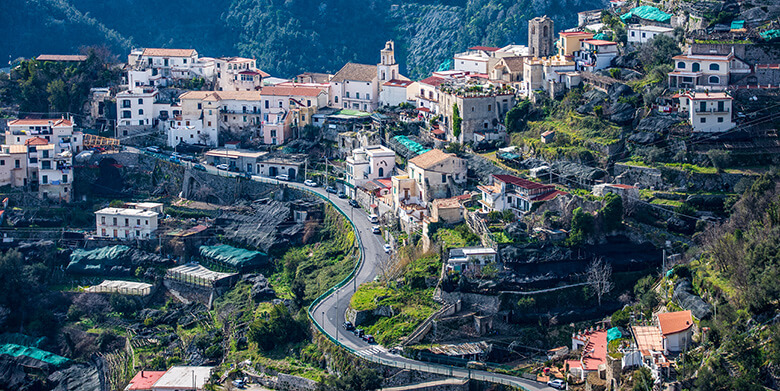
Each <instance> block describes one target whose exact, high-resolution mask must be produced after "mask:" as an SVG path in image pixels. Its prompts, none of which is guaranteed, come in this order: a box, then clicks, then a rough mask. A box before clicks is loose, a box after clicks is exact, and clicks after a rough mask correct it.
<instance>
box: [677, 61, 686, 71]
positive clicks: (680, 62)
mask: <svg viewBox="0 0 780 391" xmlns="http://www.w3.org/2000/svg"><path fill="white" fill-rule="evenodd" d="M677 68H678V69H685V63H684V62H682V61H679V62H678V63H677Z"/></svg>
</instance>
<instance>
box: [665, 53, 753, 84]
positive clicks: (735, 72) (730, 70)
mask: <svg viewBox="0 0 780 391" xmlns="http://www.w3.org/2000/svg"><path fill="white" fill-rule="evenodd" d="M672 60H673V61H674V63H673V64H674V71H672V72H669V88H671V89H680V88H688V89H697V90H704V89H706V90H710V91H712V90H723V89H725V88H726V87H727V86H728V85H729V83H730V81H731V79H732V78H740V77H744V76H745V75H747V74H749V73H750V72H751V67H750V65H748V64H747V63H746V62H744V61H742V60H740V59H739V58H737V57H736V56H735V55H734V53H733V51H732V53H729V54H728V55H725V56H722V55H715V54H706V55H704V54H691V52H690V49H689V51H688V54H684V55H679V56H674V57H672Z"/></svg>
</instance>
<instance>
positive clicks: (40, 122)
mask: <svg viewBox="0 0 780 391" xmlns="http://www.w3.org/2000/svg"><path fill="white" fill-rule="evenodd" d="M49 121H51V122H52V123H53V124H54V126H73V122H70V120H67V119H63V118H58V119H33V118H23V119H15V120H13V121H11V122H9V123H8V126H12V125H27V126H47V125H49Z"/></svg>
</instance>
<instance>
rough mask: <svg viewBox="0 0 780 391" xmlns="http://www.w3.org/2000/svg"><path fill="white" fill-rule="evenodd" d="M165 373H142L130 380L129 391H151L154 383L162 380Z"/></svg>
mask: <svg viewBox="0 0 780 391" xmlns="http://www.w3.org/2000/svg"><path fill="white" fill-rule="evenodd" d="M164 374H165V371H141V372H138V373H136V374H135V376H134V377H133V380H130V387H128V388H127V389H128V390H151V389H152V386H153V385H154V383H157V380H160V378H161V377H162V375H164Z"/></svg>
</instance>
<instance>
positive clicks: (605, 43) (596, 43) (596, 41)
mask: <svg viewBox="0 0 780 391" xmlns="http://www.w3.org/2000/svg"><path fill="white" fill-rule="evenodd" d="M582 42H585V43H589V44H591V45H594V46H610V45H617V42H612V41H605V40H603V39H586V40H584V41H582Z"/></svg>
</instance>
